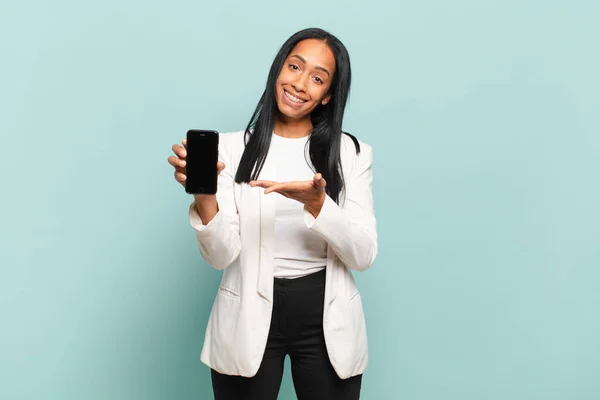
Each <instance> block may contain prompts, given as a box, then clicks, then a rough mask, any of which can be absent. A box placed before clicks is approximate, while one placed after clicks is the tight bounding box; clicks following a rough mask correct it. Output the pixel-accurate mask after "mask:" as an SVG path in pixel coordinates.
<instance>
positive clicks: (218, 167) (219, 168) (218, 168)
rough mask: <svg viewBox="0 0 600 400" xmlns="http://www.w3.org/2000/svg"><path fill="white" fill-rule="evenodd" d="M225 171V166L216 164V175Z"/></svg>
mask: <svg viewBox="0 0 600 400" xmlns="http://www.w3.org/2000/svg"><path fill="white" fill-rule="evenodd" d="M224 169H225V164H224V163H222V162H221V161H219V162H217V175H218V174H220V173H221V171H223V170H224Z"/></svg>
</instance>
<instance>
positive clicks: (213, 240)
mask: <svg viewBox="0 0 600 400" xmlns="http://www.w3.org/2000/svg"><path fill="white" fill-rule="evenodd" d="M350 71H351V69H350V58H349V56H348V52H347V50H346V48H345V47H344V45H343V44H342V43H341V42H340V41H339V40H338V39H337V38H336V37H335V36H333V35H331V34H330V33H328V32H325V31H323V30H321V29H306V30H303V31H300V32H298V33H296V34H294V35H293V36H292V37H290V38H289V39H288V40H287V41H286V42H285V43H284V45H283V46H282V47H281V49H280V50H279V52H278V54H277V56H276V57H275V60H274V61H273V64H272V66H271V69H270V72H269V76H268V80H267V86H266V89H265V91H264V93H263V95H262V97H261V99H260V101H259V103H258V105H257V107H256V109H255V111H254V113H253V115H252V118H251V120H250V122H249V124H248V126H247V127H246V129H245V130H244V131H240V132H234V133H228V134H221V135H220V142H219V163H218V166H217V170H218V173H219V177H218V190H217V193H216V194H215V195H195V198H194V202H193V203H192V204H191V206H190V210H189V218H190V222H191V225H192V227H193V228H194V230H195V233H196V237H197V240H198V244H199V249H200V252H201V254H202V256H203V257H204V258H205V259H206V261H207V262H208V263H209V264H211V265H212V266H213V267H214V268H217V269H220V270H223V277H222V280H221V285H220V289H219V291H218V294H217V297H216V299H215V302H214V306H213V309H212V312H211V315H210V318H209V321H208V327H207V330H206V338H205V343H204V346H203V349H202V356H201V359H202V361H203V362H204V363H206V364H207V365H208V366H209V367H210V368H211V371H212V380H213V390H214V394H215V399H217V400H228V399H261V400H275V399H276V398H277V394H278V392H279V387H280V384H281V378H282V374H283V366H284V358H285V357H286V356H287V355H289V356H290V358H291V364H292V377H293V381H294V386H295V388H296V392H297V394H298V398H299V399H300V400H308V399H310V400H319V399H328V400H329V399H337V400H346V399H358V398H359V396H360V391H361V382H362V374H363V372H364V371H365V369H366V368H367V363H368V351H367V335H366V326H365V318H364V315H363V307H362V301H361V296H360V293H359V291H358V288H357V286H356V283H355V281H354V278H353V276H352V273H351V270H358V271H364V270H366V269H368V268H369V267H370V266H371V265H372V264H373V262H374V261H375V257H376V255H377V229H376V221H375V216H374V210H373V198H372V181H373V176H372V169H371V166H372V162H373V160H372V151H371V147H370V146H369V145H367V144H366V143H363V142H360V141H359V140H358V139H356V138H355V137H354V136H351V135H349V134H347V133H345V132H342V120H343V116H344V109H345V106H346V101H347V98H348V93H349V90H350V80H351V79H350V77H351V72H350ZM185 147H186V143H185V141H184V142H183V147H182V146H180V145H178V144H176V145H174V146H173V151H174V152H175V155H176V156H171V157H169V162H170V163H171V165H173V166H174V167H175V176H176V179H177V180H178V181H179V182H180V183H182V184H185V179H186V176H185V165H186V150H185ZM263 189H264V190H263Z"/></svg>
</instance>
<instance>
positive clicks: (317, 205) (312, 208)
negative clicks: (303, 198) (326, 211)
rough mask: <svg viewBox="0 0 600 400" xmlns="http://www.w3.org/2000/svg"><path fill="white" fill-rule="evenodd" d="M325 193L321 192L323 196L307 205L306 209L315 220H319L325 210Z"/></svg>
mask: <svg viewBox="0 0 600 400" xmlns="http://www.w3.org/2000/svg"><path fill="white" fill-rule="evenodd" d="M325 197H326V194H325V192H324V191H323V192H321V196H320V197H319V199H318V200H316V201H314V202H311V203H310V204H306V205H305V206H304V209H305V210H306V211H308V212H309V213H310V214H311V215H312V216H313V217H314V218H317V217H318V216H319V214H320V213H321V209H322V208H323V204H324V203H325Z"/></svg>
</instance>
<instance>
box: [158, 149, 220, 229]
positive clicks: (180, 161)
mask: <svg viewBox="0 0 600 400" xmlns="http://www.w3.org/2000/svg"><path fill="white" fill-rule="evenodd" d="M181 144H182V145H183V146H181V145H180V144H178V143H176V144H174V145H173V147H172V150H173V153H174V154H175V155H174V156H169V158H168V161H169V164H171V165H172V166H173V168H175V172H174V175H175V180H176V181H177V182H179V183H180V184H181V185H182V186H184V187H185V180H186V175H185V165H186V156H187V151H186V149H187V139H183V141H182V142H181ZM224 168H225V164H223V163H222V162H221V161H219V162H217V175H218V174H220V173H221V171H223V169H224ZM194 199H195V202H196V209H197V210H198V213H199V214H200V216H201V217H202V220H203V221H204V223H205V224H206V223H208V222H207V220H208V221H210V220H212V218H213V217H214V214H216V213H217V210H218V205H217V203H216V196H215V195H214V194H195V195H194Z"/></svg>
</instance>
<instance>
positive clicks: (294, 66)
mask: <svg viewBox="0 0 600 400" xmlns="http://www.w3.org/2000/svg"><path fill="white" fill-rule="evenodd" d="M289 67H290V69H293V70H294V71H298V70H299V69H300V67H298V66H297V65H296V64H290V65H289Z"/></svg>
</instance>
